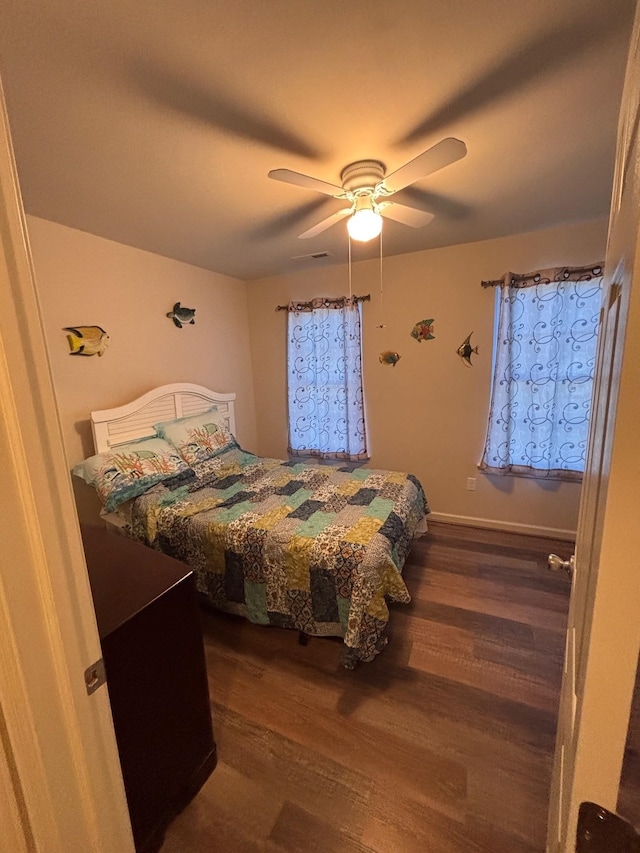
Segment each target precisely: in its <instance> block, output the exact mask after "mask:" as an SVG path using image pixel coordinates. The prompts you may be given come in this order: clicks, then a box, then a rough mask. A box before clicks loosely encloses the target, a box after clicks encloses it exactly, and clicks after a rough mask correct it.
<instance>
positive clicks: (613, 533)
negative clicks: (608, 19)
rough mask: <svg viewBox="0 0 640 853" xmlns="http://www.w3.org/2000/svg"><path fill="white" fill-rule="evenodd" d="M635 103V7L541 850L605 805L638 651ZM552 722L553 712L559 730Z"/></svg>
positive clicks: (567, 841)
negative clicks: (566, 735) (566, 657)
mask: <svg viewBox="0 0 640 853" xmlns="http://www.w3.org/2000/svg"><path fill="white" fill-rule="evenodd" d="M639 104H640V16H639V14H638V10H636V19H635V23H634V27H633V32H632V36H631V42H630V49H629V58H628V63H627V70H626V76H625V84H624V91H623V95H622V105H621V112H620V122H619V127H618V143H617V152H616V174H615V179H614V188H613V200H612V207H611V215H610V225H609V240H608V246H607V254H606V265H605V272H606V276H605V280H606V288H605V293H604V309H603V323H602V325H601V339H600V362H599V363H602V362H603V361H604V363H605V365H608V366H609V367H608V369H607V367H606V366H605V372H603V373H602V376H601V377H598V378H597V379H596V383H597V385H596V390H597V391H599V393H597V394H596V395H595V403H594V410H593V411H592V423H593V425H594V434H593V435H592V436H591V437H590V453H589V460H590V462H589V464H588V466H587V472H586V474H585V487H584V489H583V494H582V499H581V507H580V519H579V525H578V541H577V549H576V570H577V578H576V586H575V588H574V590H573V591H572V612H575V617H576V629H577V630H576V634H575V644H574V645H575V652H576V661H575V669H576V685H577V688H576V704H575V723H574V725H573V730H572V732H571V733H570V743H569V748H568V749H565V750H564V752H563V750H562V745H561V744H560V742H558V744H557V745H556V756H555V769H554V783H553V786H552V791H551V802H550V812H549V835H548V843H547V850H548V851H553V853H555V851H558V850H561V851H563V853H573V851H574V850H575V841H576V828H577V819H578V810H579V807H580V803H581V802H584V801H592V802H596V803H598V804H600V805H602V806H604V807H605V808H607V809H609V810H610V811H615V810H616V804H617V800H618V792H619V785H620V774H621V770H622V762H623V757H624V747H625V742H626V737H627V731H628V725H629V716H630V711H631V701H632V695H633V688H634V684H635V678H636V669H637V665H638V655H639V653H640V570H639V563H640V556H639V555H640V522H639V520H638V512H637V506H638V498H637V496H638V491H639V490H640V444H639V440H638V423H639V422H640V393H639V391H638V389H639V388H640V209H639V205H638V198H639V196H640V144H639V141H638V121H639V119H640V107H639ZM603 353H605V356H606V357H604V356H603ZM600 384H601V386H602V387H600V388H598V385H600ZM600 418H602V420H603V424H604V425H603V426H602V427H599V426H598V422H599V420H600ZM598 430H599V431H598ZM591 469H593V471H592V470H591ZM571 630H572V626H571V625H570V626H569V631H570V632H571ZM570 670H571V667H570V666H569V667H567V666H565V678H564V680H563V688H562V700H561V708H560V713H561V714H565V715H566V711H567V708H569V707H570V705H571V703H570V701H568V700H569V699H571V698H572V697H571V696H569V690H570V689H572V688H571V685H570V684H569V681H570V678H569V677H568V676H567V673H568V672H569V671H570ZM563 724H564V717H561V718H560V723H559V732H561V731H562V729H563ZM559 741H560V738H559ZM565 746H566V744H565ZM563 760H564V769H563V772H561V771H560V767H561V766H562V764H563ZM563 776H564V778H565V779H566V780H567V781H566V785H559V784H558V777H560V778H562V777H563ZM562 803H564V805H562ZM558 826H560V835H561V839H560V841H559V842H558V835H557V832H556V833H555V835H554V827H556V828H557V827H558Z"/></svg>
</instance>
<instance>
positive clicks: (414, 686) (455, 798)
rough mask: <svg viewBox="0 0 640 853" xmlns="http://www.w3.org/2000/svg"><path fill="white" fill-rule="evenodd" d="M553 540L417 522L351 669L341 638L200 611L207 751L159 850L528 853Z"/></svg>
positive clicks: (548, 708) (548, 653) (541, 740)
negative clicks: (210, 739)
mask: <svg viewBox="0 0 640 853" xmlns="http://www.w3.org/2000/svg"><path fill="white" fill-rule="evenodd" d="M568 549H569V546H568V544H567V543H564V542H555V541H551V540H546V539H544V538H541V537H528V536H525V535H520V534H504V533H500V532H498V531H492V530H474V529H472V528H463V527H460V526H454V525H445V524H435V523H431V524H430V531H429V533H428V534H427V535H426V536H425V537H423V538H422V539H420V540H417V541H416V543H414V547H413V549H412V552H411V554H410V556H409V560H408V562H407V565H406V567H405V572H404V576H405V579H406V582H407V585H408V587H409V589H410V592H411V593H412V596H413V600H412V602H411V604H409V605H407V606H400V605H393V606H392V608H391V623H390V626H389V638H390V643H389V645H388V647H387V648H386V649H385V650H384V652H383V653H382V654H381V655H380V656H379V657H378V658H376V660H374V661H373V662H372V663H370V664H365V665H361V666H359V667H358V668H356V670H355V671H352V672H349V671H347V670H344V669H343V668H342V667H341V665H340V658H341V643H340V642H339V641H334V640H329V639H319V638H311V639H310V642H309V644H308V645H307V646H301V645H300V644H299V643H298V638H297V634H296V633H295V632H292V631H286V630H284V629H277V628H265V627H262V626H258V625H252V624H250V623H248V622H245V621H243V620H241V619H238V618H235V617H232V616H229V615H226V614H222V613H216V612H213V611H209V610H208V611H205V612H203V617H202V624H203V632H204V637H205V653H206V659H207V668H208V672H209V683H210V694H211V701H212V708H213V717H214V731H215V734H216V739H217V743H218V754H219V756H220V762H219V765H218V767H217V768H216V770H215V771H214V773H213V775H212V776H211V778H210V779H209V780H208V781H207V783H206V784H205V786H204V787H203V789H202V790H201V792H200V793H199V794H198V796H197V797H196V798H195V799H194V800H193V802H192V803H191V804H190V805H189V806H188V807H187V809H185V811H184V812H183V813H182V814H181V815H179V816H178V817H177V818H176V820H175V821H174V822H173V824H172V825H171V826H170V827H169V829H168V831H167V836H166V839H165V843H164V846H163V853H187V851H188V853H199V852H200V851H207V853H210V851H212V850H224V851H225V853H249V851H251V853H253V851H271V853H285V851H300V853H303V851H304V853H313V851H318V853H333V851H336V853H338V851H340V853H414V851H416V853H417V851H419V853H540V852H541V850H542V849H543V848H544V836H545V831H546V813H547V799H548V790H549V784H550V778H551V767H552V756H553V749H554V740H555V727H556V708H557V702H558V695H559V677H560V673H561V669H562V656H563V653H564V630H565V624H566V612H567V609H568V589H567V585H566V583H564V580H563V579H561V578H558V577H556V576H554V575H551V574H550V573H549V572H548V571H547V569H546V558H547V555H548V553H549V552H550V551H555V552H557V553H561V554H565V552H567V551H568Z"/></svg>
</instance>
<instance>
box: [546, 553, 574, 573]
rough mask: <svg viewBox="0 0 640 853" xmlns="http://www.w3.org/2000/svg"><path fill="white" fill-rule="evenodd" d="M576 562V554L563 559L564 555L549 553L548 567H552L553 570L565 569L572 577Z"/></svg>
mask: <svg viewBox="0 0 640 853" xmlns="http://www.w3.org/2000/svg"><path fill="white" fill-rule="evenodd" d="M574 562H575V554H572V555H571V556H570V557H569V559H568V560H563V559H562V557H558V555H557V554H549V559H548V560H547V567H548V568H549V569H551V571H552V572H561V571H563V570H564V571H565V572H566V573H567V574H568V575H569V577H571V575H572V574H573V566H574Z"/></svg>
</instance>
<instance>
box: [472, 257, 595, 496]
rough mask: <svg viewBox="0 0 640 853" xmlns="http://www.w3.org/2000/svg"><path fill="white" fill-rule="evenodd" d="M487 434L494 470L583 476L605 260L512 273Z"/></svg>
mask: <svg viewBox="0 0 640 853" xmlns="http://www.w3.org/2000/svg"><path fill="white" fill-rule="evenodd" d="M482 284H483V286H485V287H487V286H493V285H498V286H499V292H498V297H499V300H500V304H499V322H498V332H497V338H496V361H495V368H494V376H493V388H492V394H491V409H490V413H489V424H488V429H487V439H486V444H485V448H484V453H483V457H482V461H481V463H480V466H479V467H480V469H481V470H482V471H484V472H485V473H488V474H518V475H521V476H529V477H546V478H551V479H569V480H581V479H582V472H583V471H584V465H585V460H586V451H587V437H588V429H589V414H590V409H591V390H592V386H593V376H594V368H595V361H596V347H597V336H598V322H599V315H600V304H601V296H602V265H598V266H593V267H577V268H563V269H554V270H541V271H539V272H537V273H530V274H527V275H514V274H512V273H506V274H505V276H504V278H503V279H502V280H500V281H499V282H483V283H482Z"/></svg>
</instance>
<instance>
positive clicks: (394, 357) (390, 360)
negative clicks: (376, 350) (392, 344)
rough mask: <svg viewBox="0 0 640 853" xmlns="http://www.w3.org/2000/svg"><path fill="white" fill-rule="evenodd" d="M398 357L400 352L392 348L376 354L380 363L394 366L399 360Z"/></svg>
mask: <svg viewBox="0 0 640 853" xmlns="http://www.w3.org/2000/svg"><path fill="white" fill-rule="evenodd" d="M400 358H401V356H400V354H399V353H397V352H394V350H392V349H386V350H385V351H384V352H381V353H380V355H379V356H378V359H379V361H380V364H390V365H391V366H392V367H395V366H396V364H397V363H398V362H399V361H400Z"/></svg>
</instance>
